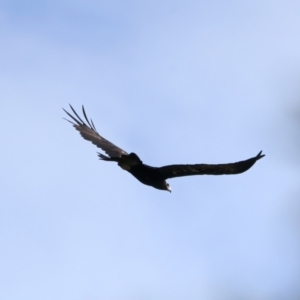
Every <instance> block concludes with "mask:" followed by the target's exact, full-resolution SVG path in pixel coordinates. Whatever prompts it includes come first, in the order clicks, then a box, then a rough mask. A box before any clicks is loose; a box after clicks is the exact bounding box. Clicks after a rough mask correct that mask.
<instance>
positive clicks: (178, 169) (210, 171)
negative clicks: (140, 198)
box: [64, 105, 264, 192]
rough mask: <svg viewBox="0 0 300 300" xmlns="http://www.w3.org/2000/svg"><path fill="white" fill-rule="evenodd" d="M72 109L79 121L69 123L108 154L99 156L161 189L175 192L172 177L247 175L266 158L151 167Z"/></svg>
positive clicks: (75, 119) (145, 182)
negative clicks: (171, 181)
mask: <svg viewBox="0 0 300 300" xmlns="http://www.w3.org/2000/svg"><path fill="white" fill-rule="evenodd" d="M70 107H71V109H72V111H73V113H74V114H75V117H74V116H72V115H71V114H70V113H69V112H67V111H66V110H64V111H65V112H66V113H67V114H68V115H69V117H71V118H72V119H73V120H74V121H75V123H74V122H71V121H69V120H67V121H69V122H70V123H72V124H73V126H74V127H75V129H76V130H78V131H79V133H80V134H81V136H82V137H83V138H84V139H86V140H88V141H90V142H92V143H93V144H95V145H96V146H97V147H98V148H101V149H102V150H103V151H104V152H105V153H106V154H107V155H108V156H106V155H103V154H102V153H98V156H99V158H100V159H101V160H105V161H114V162H117V163H118V165H119V166H120V167H121V168H122V169H124V170H126V171H128V172H129V173H130V174H132V175H133V176H134V177H135V178H136V179H137V180H139V181H140V182H141V183H143V184H146V185H149V186H152V187H154V188H156V189H159V190H167V191H170V192H171V188H170V186H169V184H168V183H167V182H166V179H168V178H174V177H181V176H191V175H225V174H226V175H230V174H239V173H243V172H245V171H247V170H248V169H250V168H251V167H252V166H253V165H254V164H255V162H256V161H257V160H259V159H261V158H262V157H264V155H263V154H261V152H262V151H260V152H259V153H258V155H257V156H255V157H252V158H249V159H247V160H243V161H239V162H235V163H229V164H217V165H211V164H194V165H168V166H163V167H151V166H148V165H146V164H144V163H143V162H142V160H141V159H140V158H139V157H138V156H137V155H136V154H135V153H130V154H128V153H127V152H126V151H124V150H122V149H121V148H119V147H117V146H115V145H114V144H112V143H111V142H109V141H108V140H106V139H105V138H103V137H102V136H100V135H99V133H98V132H97V130H96V128H95V125H94V123H93V121H92V120H90V121H89V120H88V118H87V116H86V113H85V110H84V107H82V111H83V115H84V117H85V120H86V122H87V124H86V123H85V122H84V121H83V120H82V119H81V118H80V117H79V116H78V114H77V113H76V111H75V110H74V109H73V107H72V106H71V105H70ZM76 117H77V118H76Z"/></svg>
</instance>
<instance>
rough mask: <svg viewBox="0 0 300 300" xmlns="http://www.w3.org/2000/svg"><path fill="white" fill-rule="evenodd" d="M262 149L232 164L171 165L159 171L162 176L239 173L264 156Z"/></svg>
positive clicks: (165, 177)
mask: <svg viewBox="0 0 300 300" xmlns="http://www.w3.org/2000/svg"><path fill="white" fill-rule="evenodd" d="M261 153H262V151H260V152H259V153H258V154H257V156H255V157H252V158H249V159H247V160H243V161H239V162H235V163H230V164H220V165H206V164H198V165H169V166H164V167H160V168H158V171H159V172H160V174H161V175H162V178H164V179H167V178H173V177H180V176H190V175H225V174H226V175H230V174H239V173H243V172H245V171H247V170H248V169H250V168H251V167H252V166H253V165H254V164H255V162H256V161H257V160H259V159H261V158H262V157H264V156H265V155H264V154H261Z"/></svg>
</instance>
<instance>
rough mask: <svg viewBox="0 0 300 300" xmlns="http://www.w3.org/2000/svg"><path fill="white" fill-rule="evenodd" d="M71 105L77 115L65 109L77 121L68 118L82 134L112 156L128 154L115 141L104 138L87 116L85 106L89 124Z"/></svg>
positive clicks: (102, 156)
mask: <svg viewBox="0 0 300 300" xmlns="http://www.w3.org/2000/svg"><path fill="white" fill-rule="evenodd" d="M70 107H71V109H72V111H73V113H74V115H75V116H72V115H71V114H70V113H69V112H67V111H66V110H65V109H63V110H64V111H65V112H66V113H67V114H68V116H69V117H70V118H72V120H73V121H74V122H75V123H74V122H72V121H70V120H67V119H65V120H67V121H68V122H70V123H72V124H73V126H74V127H75V129H76V130H78V131H79V133H80V135H81V136H82V137H83V138H84V139H85V140H88V141H90V142H92V143H93V144H94V145H96V146H97V147H98V148H101V149H102V150H103V151H104V152H105V153H106V154H108V155H109V156H110V157H120V156H121V155H123V154H124V155H127V153H126V152H125V151H124V150H122V149H121V148H119V147H117V146H116V145H114V144H113V143H111V142H109V141H108V140H106V139H105V138H103V137H102V136H101V135H100V134H99V133H98V132H97V130H96V127H95V125H94V123H93V121H92V120H90V121H89V119H88V118H87V116H86V113H85V110H84V107H83V106H82V112H83V115H84V118H85V120H86V122H87V124H86V123H85V122H84V121H83V120H82V119H81V118H80V117H79V116H78V114H77V113H76V111H75V110H74V108H73V107H72V106H71V104H70ZM99 155H100V157H101V158H103V159H105V157H106V156H104V155H102V154H99Z"/></svg>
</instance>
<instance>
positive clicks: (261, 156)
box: [256, 151, 266, 160]
mask: <svg viewBox="0 0 300 300" xmlns="http://www.w3.org/2000/svg"><path fill="white" fill-rule="evenodd" d="M261 153H262V151H260V152H259V153H258V154H257V156H256V159H257V160H258V159H261V158H263V157H264V156H266V155H265V154H261Z"/></svg>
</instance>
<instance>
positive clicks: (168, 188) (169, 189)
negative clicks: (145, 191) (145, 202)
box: [165, 181, 172, 193]
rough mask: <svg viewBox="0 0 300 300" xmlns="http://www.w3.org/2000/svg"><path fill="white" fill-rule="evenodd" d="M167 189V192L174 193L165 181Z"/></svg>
mask: <svg viewBox="0 0 300 300" xmlns="http://www.w3.org/2000/svg"><path fill="white" fill-rule="evenodd" d="M165 187H166V190H167V191H169V192H170V193H171V192H172V189H171V187H170V185H169V184H168V183H167V182H166V181H165Z"/></svg>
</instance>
